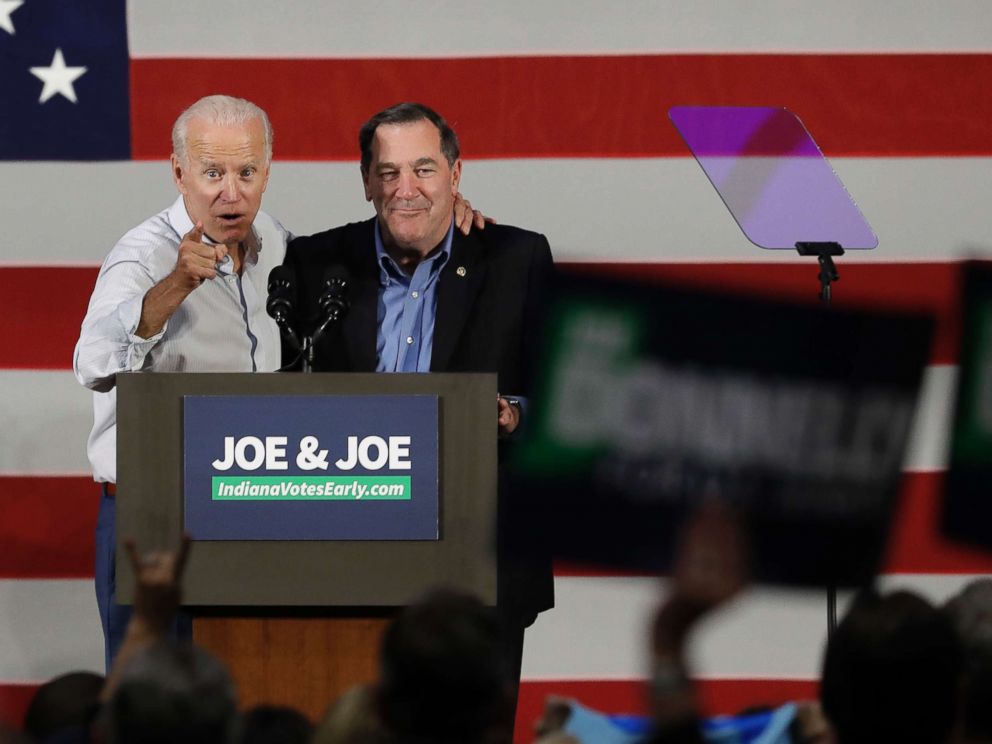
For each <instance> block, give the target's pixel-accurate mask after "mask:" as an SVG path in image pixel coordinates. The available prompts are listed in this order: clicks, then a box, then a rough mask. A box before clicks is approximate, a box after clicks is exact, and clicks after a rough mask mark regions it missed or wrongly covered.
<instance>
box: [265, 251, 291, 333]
mask: <svg viewBox="0 0 992 744" xmlns="http://www.w3.org/2000/svg"><path fill="white" fill-rule="evenodd" d="M295 280H296V277H295V275H294V274H293V270H292V269H291V268H289V267H288V266H276V267H275V268H274V269H272V271H270V272H269V285H268V290H269V297H268V299H267V300H266V301H265V312H267V313H268V314H269V317H271V318H272V319H273V320H275V322H276V323H278V324H279V327H280V328H282V327H285V326H287V325H288V323H289V319H290V318H291V317H292V316H293V315H294V314H295V307H294V306H295V305H296V287H295V286H294V285H295Z"/></svg>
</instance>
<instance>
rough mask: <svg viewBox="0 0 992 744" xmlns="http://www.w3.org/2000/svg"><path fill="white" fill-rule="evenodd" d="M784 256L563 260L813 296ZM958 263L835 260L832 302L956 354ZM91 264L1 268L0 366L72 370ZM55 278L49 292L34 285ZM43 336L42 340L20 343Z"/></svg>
mask: <svg viewBox="0 0 992 744" xmlns="http://www.w3.org/2000/svg"><path fill="white" fill-rule="evenodd" d="M790 258H792V259H793V260H792V261H790V262H788V263H786V262H783V263H768V264H762V263H746V264H737V263H702V264H665V263H654V264H645V263H641V264H635V263H631V264H622V263H618V264H611V263H597V264H563V266H566V267H570V268H571V269H574V270H577V271H581V272H583V273H592V274H598V275H602V276H618V277H623V278H629V279H635V280H636V279H641V280H671V281H677V282H680V283H685V284H690V285H693V286H700V287H705V288H710V289H726V290H734V291H737V290H740V291H743V292H747V293H751V294H759V295H762V296H766V297H780V298H782V299H786V300H796V301H801V302H802V301H805V302H810V303H814V302H816V301H817V292H818V291H819V290H818V287H819V284H818V282H817V278H816V275H817V267H816V263H815V262H814V261H812V260H810V261H803V260H802V259H800V258H799V257H798V256H791V255H790ZM958 267H959V264H956V263H893V264H856V263H847V264H843V265H841V266H839V267H838V268H839V269H840V276H841V278H840V281H839V282H838V283H837V284H836V285H835V287H834V304H835V305H837V306H838V307H871V308H888V309H892V310H904V311H915V312H924V313H933V314H934V315H935V316H936V318H937V329H936V341H935V344H934V349H933V353H932V355H931V362H932V363H934V364H954V363H955V362H956V360H957V334H958V330H957V329H958V323H957V318H956V313H957V305H956V300H957V297H958V289H957V281H958V274H959V272H958ZM96 272H97V270H96V269H95V268H91V267H48V266H45V267H40V266H39V267H0V296H3V297H4V306H5V308H6V311H7V313H8V315H7V318H6V322H5V323H4V324H3V325H0V368H8V369H70V368H71V365H72V350H73V348H74V347H75V344H76V339H77V338H78V336H79V324H80V323H81V322H82V319H83V316H84V315H85V313H86V305H87V303H88V301H89V296H90V293H91V292H92V291H93V284H94V282H95V281H96ZM42 282H44V284H45V286H48V284H49V283H53V284H52V286H57V287H59V292H57V293H55V294H51V293H49V294H43V293H40V292H38V291H36V289H35V288H36V287H39V286H42ZM39 338H44V339H45V343H25V342H24V340H25V339H39Z"/></svg>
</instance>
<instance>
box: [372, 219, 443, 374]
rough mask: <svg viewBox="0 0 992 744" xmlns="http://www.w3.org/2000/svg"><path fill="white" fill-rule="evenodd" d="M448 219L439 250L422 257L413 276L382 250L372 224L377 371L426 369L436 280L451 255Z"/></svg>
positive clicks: (430, 340)
mask: <svg viewBox="0 0 992 744" xmlns="http://www.w3.org/2000/svg"><path fill="white" fill-rule="evenodd" d="M454 229H455V225H454V222H452V224H451V227H449V228H448V234H447V236H446V237H445V239H444V242H443V243H442V244H441V250H439V251H438V252H437V253H435V254H434V255H433V256H430V257H429V258H426V259H424V260H423V261H421V262H420V263H419V264H417V268H416V269H415V270H414V272H413V275H412V276H411V275H409V274H407V273H406V272H405V271H403V269H401V268H400V267H399V266H398V265H397V263H396V262H395V261H394V260H393V259H392V257H391V256H390V255H389V254H388V253H386V248H385V246H383V244H382V235H381V233H380V232H379V223H378V222H376V225H375V255H376V260H377V261H378V263H379V304H378V320H379V324H378V332H377V335H376V347H375V348H376V360H377V361H376V371H377V372H430V369H431V346H432V345H433V343H434V318H435V317H436V315H437V283H438V278H439V277H440V275H441V269H442V268H444V265H445V264H446V263H447V262H448V259H449V258H450V256H451V239H452V236H453V235H454Z"/></svg>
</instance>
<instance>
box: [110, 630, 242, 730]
mask: <svg viewBox="0 0 992 744" xmlns="http://www.w3.org/2000/svg"><path fill="white" fill-rule="evenodd" d="M106 716H107V719H106V736H107V741H108V742H110V744H217V743H218V742H229V741H231V740H232V739H231V737H232V735H233V733H234V723H235V721H236V716H237V708H236V699H235V692H234V685H233V684H232V682H231V679H230V677H229V676H228V673H227V670H226V669H225V668H224V666H223V664H221V663H220V662H219V661H218V660H217V659H215V658H214V657H213V656H211V655H210V654H208V653H207V652H206V651H204V650H202V649H200V648H197V647H195V646H187V645H177V644H171V643H166V642H161V643H157V644H155V645H153V646H150V647H149V648H146V649H143V650H142V651H140V652H138V653H137V654H136V655H135V657H134V658H133V659H131V660H130V661H129V662H128V663H127V665H126V666H125V667H124V669H123V670H122V672H121V678H120V684H119V686H118V687H117V690H116V691H115V692H114V694H113V697H112V698H111V699H110V702H109V703H108V704H107V710H106Z"/></svg>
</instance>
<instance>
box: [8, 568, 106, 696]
mask: <svg viewBox="0 0 992 744" xmlns="http://www.w3.org/2000/svg"><path fill="white" fill-rule="evenodd" d="M77 670H78V671H93V672H99V673H101V674H102V673H103V631H102V630H101V629H100V618H99V615H98V614H97V608H96V597H95V595H94V592H93V581H92V580H91V579H79V580H50V581H34V580H30V581H27V580H18V581H13V580H7V579H0V675H2V677H3V678H2V679H0V682H35V683H37V682H44V681H46V680H48V679H50V678H52V677H54V676H55V675H58V674H62V673H64V672H69V671H77Z"/></svg>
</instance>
